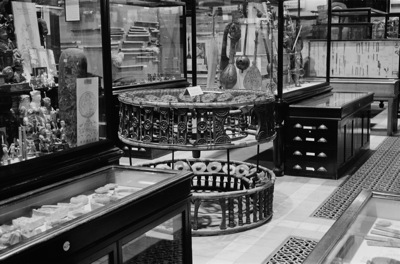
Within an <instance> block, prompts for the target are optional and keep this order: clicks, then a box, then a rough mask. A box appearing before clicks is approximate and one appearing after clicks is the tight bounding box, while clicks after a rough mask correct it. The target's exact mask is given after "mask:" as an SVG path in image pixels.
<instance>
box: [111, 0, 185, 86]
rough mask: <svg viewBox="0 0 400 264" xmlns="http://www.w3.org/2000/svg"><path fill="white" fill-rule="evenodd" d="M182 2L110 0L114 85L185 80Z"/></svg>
mask: <svg viewBox="0 0 400 264" xmlns="http://www.w3.org/2000/svg"><path fill="white" fill-rule="evenodd" d="M184 10H185V4H184V3H182V2H178V1H160V2H153V1H139V0H137V1H136V0H135V1H130V0H129V1H110V38H111V64H112V86H113V88H127V87H143V86H149V85H152V86H154V85H161V84H163V83H168V82H174V81H182V80H186V70H185V61H184V52H183V51H184V47H185V43H186V42H184V39H185V37H184V36H185V30H186V29H185V23H186V21H185V20H184V19H183V15H184Z"/></svg>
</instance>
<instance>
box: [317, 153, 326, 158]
mask: <svg viewBox="0 0 400 264" xmlns="http://www.w3.org/2000/svg"><path fill="white" fill-rule="evenodd" d="M318 157H320V158H326V157H327V156H326V154H325V153H324V152H321V153H319V154H318Z"/></svg>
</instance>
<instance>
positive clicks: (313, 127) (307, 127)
mask: <svg viewBox="0 0 400 264" xmlns="http://www.w3.org/2000/svg"><path fill="white" fill-rule="evenodd" d="M303 129H307V130H315V126H303Z"/></svg>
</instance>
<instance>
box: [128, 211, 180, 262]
mask: <svg viewBox="0 0 400 264" xmlns="http://www.w3.org/2000/svg"><path fill="white" fill-rule="evenodd" d="M182 254H183V245H182V216H181V215H177V216H175V217H173V218H171V219H169V220H167V221H165V222H164V223H162V224H161V225H158V226H156V227H154V228H152V229H150V230H149V231H147V232H145V233H144V234H142V235H140V236H138V237H135V238H134V239H131V240H130V241H129V242H127V243H125V244H124V245H123V246H122V259H123V263H137V264H140V263H171V264H177V263H183V259H182V258H183V255H182Z"/></svg>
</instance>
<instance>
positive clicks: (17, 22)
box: [0, 0, 106, 166]
mask: <svg viewBox="0 0 400 264" xmlns="http://www.w3.org/2000/svg"><path fill="white" fill-rule="evenodd" d="M6 2H7V3H6V4H5V5H6V7H5V12H6V14H4V15H3V16H2V19H3V20H5V21H6V23H5V25H7V26H5V27H2V28H1V30H2V34H1V36H2V39H1V41H0V42H1V43H0V49H1V52H0V54H1V56H0V57H1V59H0V68H1V70H2V75H1V76H0V93H1V95H0V97H1V103H0V134H1V135H0V140H1V142H0V144H1V145H2V151H1V152H0V157H1V165H3V166H4V165H8V164H11V163H16V162H20V161H22V160H27V159H31V158H35V157H39V156H43V155H47V154H51V153H55V152H59V151H63V150H66V149H70V148H74V147H77V146H82V145H86V144H88V143H91V142H97V141H99V140H100V139H104V138H105V137H106V134H105V114H106V113H105V107H102V106H104V96H103V85H102V82H103V80H102V76H103V72H102V71H103V69H102V65H103V57H102V47H101V43H102V38H101V30H100V23H101V16H100V0H98V1H95V0H93V1H54V0H41V1H37V4H35V3H31V2H30V1H29V2H28V1H12V2H11V1H6ZM39 3H40V4H39ZM65 3H67V4H65ZM14 18H15V19H14ZM10 109H11V110H10Z"/></svg>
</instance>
